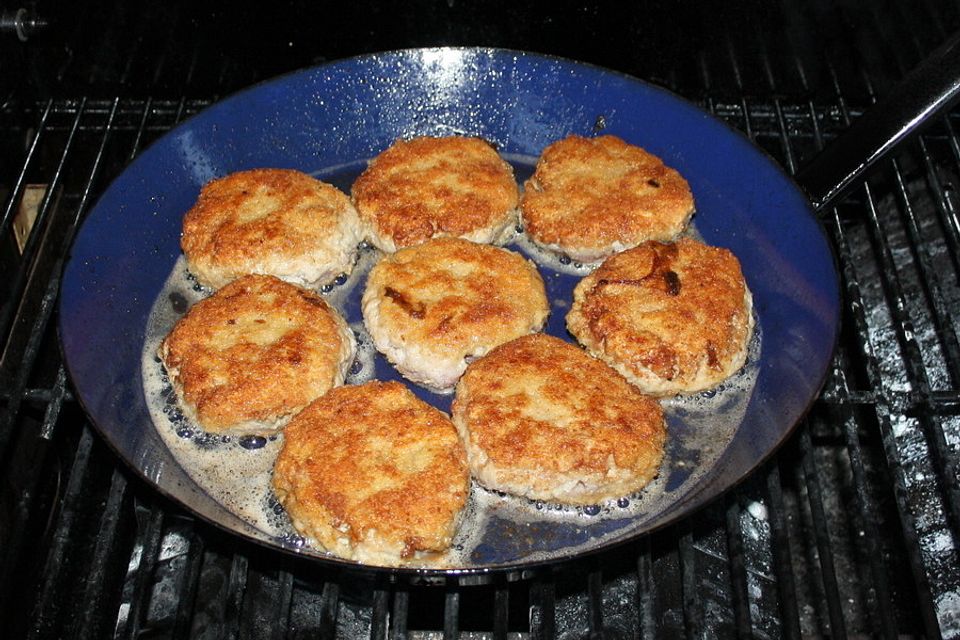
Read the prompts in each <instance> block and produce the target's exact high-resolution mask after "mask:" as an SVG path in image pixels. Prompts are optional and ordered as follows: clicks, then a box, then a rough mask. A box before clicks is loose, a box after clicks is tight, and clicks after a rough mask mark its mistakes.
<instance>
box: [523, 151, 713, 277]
mask: <svg viewBox="0 0 960 640" xmlns="http://www.w3.org/2000/svg"><path fill="white" fill-rule="evenodd" d="M693 208H694V207H693V195H692V194H691V193H690V187H689V185H687V181H686V180H684V179H683V177H682V176H681V175H680V174H679V173H677V172H676V171H675V170H674V169H671V168H670V167H667V166H666V165H664V164H663V161H662V160H660V158H658V157H657V156H655V155H653V154H650V153H647V152H646V151H644V150H643V149H641V148H640V147H637V146H634V145H631V144H627V143H626V142H624V141H623V140H621V139H620V138H617V137H615V136H601V137H599V138H583V137H580V136H569V137H567V138H565V139H563V140H559V141H557V142H554V143H552V144H551V145H549V146H548V147H547V148H546V149H544V150H543V153H542V154H541V156H540V159H539V161H538V162H537V167H536V170H535V171H534V173H533V176H532V177H531V178H530V179H529V180H528V181H527V182H526V184H525V188H524V193H523V198H522V200H521V203H520V210H521V215H522V217H523V222H524V226H525V228H526V231H527V234H528V235H529V236H530V238H531V239H532V240H533V241H534V242H536V243H537V244H539V245H540V246H542V247H545V248H547V249H550V250H553V251H558V252H560V253H564V254H566V255H568V256H570V257H571V258H573V259H574V260H579V261H582V262H595V261H597V260H601V259H603V258H604V257H606V256H608V255H610V254H612V253H615V252H617V251H622V250H623V249H626V248H628V247H633V246H636V245H637V244H640V243H641V242H644V241H647V240H672V239H673V238H674V237H675V236H676V235H677V234H679V233H680V232H681V231H683V229H684V228H685V227H686V226H687V223H688V222H689V220H690V216H691V215H693Z"/></svg>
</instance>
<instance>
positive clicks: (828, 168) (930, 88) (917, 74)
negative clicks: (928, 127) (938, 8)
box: [794, 32, 960, 211]
mask: <svg viewBox="0 0 960 640" xmlns="http://www.w3.org/2000/svg"><path fill="white" fill-rule="evenodd" d="M958 98H960V32H957V33H955V34H953V35H952V36H951V37H950V39H949V40H948V41H947V42H946V44H944V45H943V46H941V47H940V48H939V49H937V50H936V51H934V52H933V53H932V54H930V56H929V57H928V58H927V59H926V60H924V61H923V62H922V63H921V64H920V65H919V66H918V67H917V68H916V69H914V70H913V71H911V72H910V73H909V74H908V75H907V77H906V78H904V79H903V80H902V81H901V82H900V83H899V84H897V85H896V86H895V87H894V88H893V89H892V90H891V91H889V92H888V93H887V95H886V96H884V97H883V98H882V99H881V100H879V101H877V103H876V104H875V105H874V106H873V107H872V108H871V109H870V110H869V111H867V112H866V113H865V114H864V115H862V116H861V117H859V118H857V120H855V121H854V122H853V124H852V125H851V127H850V128H849V129H848V130H847V131H846V132H844V133H843V134H842V135H841V136H840V137H838V138H837V139H836V140H834V141H833V142H831V143H830V144H829V145H827V146H826V147H825V148H824V149H823V151H821V152H820V153H819V154H817V155H816V156H814V158H813V159H811V160H810V162H807V163H806V164H805V165H804V166H803V167H801V168H800V170H799V171H797V173H796V175H795V176H794V178H795V179H796V181H797V182H798V183H799V184H800V186H801V187H802V188H803V189H804V190H805V191H806V192H807V195H808V196H809V197H810V201H811V202H812V203H813V206H814V208H815V209H816V210H817V211H821V210H823V209H826V208H827V207H829V206H830V205H832V204H834V203H835V202H836V201H837V199H838V198H840V197H841V196H843V195H844V194H845V193H847V191H848V190H849V189H851V188H852V187H854V186H856V184H857V183H858V181H859V179H860V178H862V177H863V174H864V173H865V172H866V171H867V169H869V168H870V167H872V166H873V165H874V164H876V163H877V162H878V161H879V160H881V159H882V158H883V157H884V156H886V155H887V154H888V153H889V152H890V151H891V149H893V148H894V147H895V146H896V145H897V144H899V143H900V142H902V141H903V140H904V139H905V138H906V137H907V136H909V135H910V133H912V132H913V131H914V130H915V129H917V127H919V126H920V125H921V124H923V123H924V122H925V121H926V120H928V119H929V118H931V117H933V116H935V115H937V114H938V113H939V112H941V111H943V110H944V109H948V108H949V107H951V106H953V104H954V103H956V102H957V99H958Z"/></svg>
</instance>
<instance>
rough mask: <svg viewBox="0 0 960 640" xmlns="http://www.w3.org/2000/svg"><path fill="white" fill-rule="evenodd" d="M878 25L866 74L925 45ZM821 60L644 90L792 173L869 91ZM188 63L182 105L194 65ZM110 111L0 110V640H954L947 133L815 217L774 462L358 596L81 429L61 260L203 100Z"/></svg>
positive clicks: (708, 54) (342, 581)
mask: <svg viewBox="0 0 960 640" xmlns="http://www.w3.org/2000/svg"><path fill="white" fill-rule="evenodd" d="M823 4H824V3H812V4H811V5H810V6H811V7H813V9H811V11H813V12H814V13H815V12H816V11H820V10H823V7H822V6H821V5H823ZM921 4H922V5H923V7H924V9H923V10H924V11H928V12H929V11H933V10H932V9H930V7H929V6H928V3H921ZM830 11H834V12H840V13H843V10H840V9H831V10H830ZM898 11H899V10H898ZM788 13H789V12H788ZM828 13H829V12H828ZM831 15H833V14H831ZM898 16H900V18H902V20H899V21H898V20H895V21H893V24H894V25H895V26H893V27H890V26H886V25H888V24H890V23H889V22H885V21H884V20H882V19H880V18H878V15H877V13H876V12H874V13H871V14H869V15H868V19H870V20H873V21H874V23H875V26H873V27H871V28H872V29H873V30H875V31H877V32H878V33H879V34H880V37H881V38H890V39H891V40H893V41H896V42H899V43H906V45H905V46H903V47H893V50H894V51H895V53H894V54H892V55H891V56H890V59H888V60H887V62H889V63H890V64H892V65H893V67H894V69H895V71H894V72H893V75H895V76H896V75H900V74H902V73H903V71H905V69H906V68H907V67H909V66H910V65H911V64H912V63H913V62H914V61H915V59H916V58H917V57H918V56H919V55H920V54H922V53H923V52H924V51H926V50H929V48H930V45H929V43H927V42H926V41H925V40H924V41H923V42H921V41H918V39H917V37H916V36H915V35H913V34H916V33H919V32H920V27H919V26H918V25H920V26H922V25H924V24H940V22H938V21H937V20H932V21H931V20H927V19H926V18H924V17H923V14H922V12H920V17H917V15H914V14H913V13H910V14H909V15H900V14H899V13H898ZM788 17H789V18H790V19H791V20H794V21H795V22H799V23H806V22H810V23H812V24H814V23H815V24H819V23H818V22H817V20H816V19H815V17H816V16H814V17H811V16H809V15H806V14H804V15H799V14H798V15H796V16H792V15H791V16H788ZM829 17H830V16H828V18H829ZM934 17H937V16H934ZM925 20H926V22H925ZM828 24H832V23H830V22H829V21H828ZM801 33H802V30H801ZM898 34H899V35H898ZM940 35H941V36H942V35H943V34H942V33H941V34H940ZM114 38H115V40H120V41H122V38H121V35H115V36H114ZM823 38H824V39H826V40H827V42H828V43H829V44H830V47H831V48H830V49H829V50H828V51H827V54H826V58H825V59H820V58H818V59H816V60H815V63H813V64H811V63H810V62H809V57H808V56H806V55H796V54H795V55H792V56H791V55H784V53H783V50H782V49H781V48H779V47H777V46H775V44H774V43H772V36H769V37H768V36H764V35H762V34H760V35H756V41H757V42H758V43H759V45H756V46H750V47H744V46H743V45H742V43H738V42H737V41H735V40H729V39H728V40H722V39H721V40H716V41H712V42H711V45H710V47H713V48H710V47H705V48H704V49H701V50H699V51H698V53H697V54H696V55H691V56H689V57H687V58H683V59H682V60H679V61H678V62H677V63H676V64H675V65H674V66H673V67H671V68H668V69H667V70H666V71H665V72H663V73H662V75H659V76H658V80H659V81H660V82H661V83H663V84H666V85H668V86H671V87H673V88H674V89H676V90H678V91H680V92H682V93H683V94H684V95H688V96H690V97H692V98H695V99H698V100H699V101H700V103H701V104H702V105H703V106H704V107H705V108H707V109H709V110H711V111H713V112H714V113H715V114H717V115H718V116H720V117H721V118H723V119H725V120H727V121H728V122H730V123H731V124H732V125H733V126H735V127H737V128H739V129H741V130H742V131H744V132H746V133H747V134H748V135H749V136H750V137H751V138H752V139H753V140H755V141H756V142H757V143H758V144H760V145H761V146H763V147H764V148H765V149H767V150H768V151H769V152H770V153H771V154H772V155H773V156H774V157H775V158H777V159H778V160H779V161H780V162H781V163H782V164H783V165H784V166H785V167H787V168H788V169H789V170H791V171H792V170H793V169H794V168H795V167H796V166H797V165H799V164H801V163H802V161H803V160H804V159H806V158H809V157H810V156H811V155H812V154H813V153H815V151H816V150H817V149H818V148H819V147H820V146H822V144H823V143H824V142H825V141H828V140H829V139H830V138H832V137H833V136H835V135H836V134H837V133H838V132H840V131H842V130H843V129H845V128H846V126H847V124H848V122H849V120H850V119H852V118H855V117H856V116H857V115H858V114H859V112H860V111H861V110H862V109H863V108H865V107H866V106H867V105H868V104H869V102H870V100H871V99H872V96H873V93H874V87H873V80H872V79H871V78H872V76H871V74H870V73H867V72H866V71H863V70H864V69H868V68H870V64H869V60H867V61H857V60H854V59H853V58H850V57H847V56H846V55H845V54H848V53H850V48H849V47H848V46H847V45H845V44H843V43H842V40H843V37H842V36H840V35H836V34H834V35H831V34H826V35H824V36H823ZM188 39H189V38H188ZM768 45H769V46H768ZM115 46H119V45H115ZM138 46H140V50H145V49H148V47H146V46H143V43H142V42H141V43H140V45H138ZM851 46H853V45H851ZM845 47H846V48H845ZM799 49H803V48H802V47H798V50H799ZM768 51H769V52H770V55H769V56H768V55H767V53H768ZM745 52H746V53H745ZM904 52H906V53H904ZM162 53H163V56H167V55H168V54H169V56H171V57H173V58H176V57H177V55H178V54H177V50H176V48H175V47H166V48H164V49H163V51H162ZM748 54H749V55H748ZM857 55H861V54H857ZM161 59H166V58H165V57H163V58H161ZM146 60H147V62H146V63H143V62H142V61H141V62H140V63H141V64H156V63H157V60H156V59H152V58H149V57H147V58H146ZM151 60H152V62H151ZM831 61H836V65H837V66H836V67H834V66H833V65H832V64H831ZM0 64H2V63H0ZM170 64H171V65H172V66H173V67H174V68H180V67H178V66H177V65H176V64H173V63H170ZM625 64H627V63H625ZM629 64H630V65H633V67H634V71H635V72H640V71H642V70H643V69H644V67H643V63H642V62H641V61H629ZM184 65H185V66H186V68H187V69H188V70H189V71H190V73H189V74H187V75H186V76H185V77H186V79H185V80H184V82H185V83H186V85H187V86H194V87H196V84H193V85H191V78H192V77H193V72H194V70H195V69H200V71H198V72H197V73H201V72H202V70H203V65H200V66H199V67H198V66H197V55H196V53H194V54H193V56H192V57H191V56H187V57H186V58H185V59H184V60H183V61H182V64H181V65H180V66H181V67H182V66H184ZM160 67H161V65H159V64H157V66H156V69H157V74H158V76H159V74H160V71H159V69H160ZM135 68H136V64H135V63H133V62H131V63H130V64H128V65H127V67H126V71H123V72H121V74H120V85H123V83H124V78H125V75H124V74H129V73H131V71H130V70H131V69H135ZM230 68H232V69H234V71H236V66H235V65H234V66H233V67H230ZM659 68H660V67H658V69H659ZM858 71H863V73H862V74H860V75H858ZM166 73H168V74H169V73H170V72H169V71H167V72H166ZM222 75H223V73H221V76H222ZM640 75H646V74H643V73H640ZM251 79H253V78H249V79H246V80H238V82H240V81H243V82H246V81H249V80H251ZM215 86H217V87H223V85H222V84H218V85H215ZM226 88H227V89H229V83H227V87H226ZM116 93H117V95H118V97H115V98H102V97H88V98H72V97H68V98H47V97H44V98H43V99H39V100H36V99H26V98H21V99H13V100H10V101H9V102H7V103H5V106H3V107H2V108H0V203H2V204H0V206H2V207H3V208H2V209H0V214H2V216H3V217H2V219H0V272H2V273H3V275H4V276H5V277H4V278H0V301H2V306H0V336H2V340H3V352H2V358H0V478H2V483H0V549H3V553H2V554H0V628H3V629H5V632H4V635H5V636H7V637H24V636H27V637H38V638H47V637H51V638H53V637H57V638H59V637H77V638H99V637H119V638H134V637H272V638H281V637H306V636H311V637H312V636H319V637H327V638H334V637H341V638H352V637H358V636H362V637H372V638H385V637H389V638H404V637H413V638H427V637H429V638H439V637H444V638H453V637H457V636H458V635H459V636H460V637H484V638H489V637H492V638H508V637H509V638H512V637H517V636H520V637H532V638H552V637H564V638H578V637H587V636H590V637H610V638H621V637H622V638H629V637H662V636H670V635H678V636H680V635H689V636H698V637H734V636H740V637H745V636H755V637H760V638H776V637H800V636H810V635H828V636H831V637H845V636H848V635H851V636H854V635H871V636H882V637H888V638H892V637H898V636H901V635H905V636H925V637H939V636H941V635H942V636H945V637H951V636H960V562H958V554H957V549H958V544H960V540H958V538H960V535H958V534H960V517H958V516H960V514H958V501H957V467H956V465H957V448H958V446H960V392H958V384H960V343H958V339H957V331H958V327H957V316H958V315H960V313H958V312H960V218H958V214H957V209H958V207H960V192H958V191H960V137H958V132H960V114H954V115H951V116H947V117H944V118H941V119H939V120H937V121H936V122H934V123H932V124H931V126H930V127H929V128H928V129H926V130H925V132H924V134H923V136H922V137H918V138H915V139H914V140H913V141H911V142H910V143H908V144H907V146H906V147H905V148H904V150H903V151H902V152H901V153H899V154H898V156H897V157H896V159H895V160H893V161H890V162H886V163H884V164H883V165H882V166H881V167H879V168H878V170H877V171H876V172H875V173H874V175H873V177H872V179H871V182H870V184H869V186H868V187H866V188H861V189H860V190H858V191H856V192H855V193H854V194H853V195H852V196H850V197H849V198H847V199H846V200H844V201H843V202H842V203H841V204H840V205H839V206H838V207H837V208H836V209H834V210H831V211H829V212H827V214H826V215H825V216H824V223H825V225H826V227H827V229H828V232H829V234H830V237H831V239H832V241H833V243H834V247H835V248H836V252H837V257H838V264H839V268H840V271H841V274H842V278H843V283H842V286H843V292H844V317H843V332H842V336H841V340H840V345H839V350H838V352H837V355H836V357H835V360H834V365H833V368H832V371H831V374H830V377H829V379H828V381H827V384H826V387H825V389H824V391H823V393H822V395H821V397H820V399H819V400H818V401H817V402H816V404H815V405H814V407H813V409H812V411H811V413H810V415H809V416H808V417H807V419H806V420H805V421H804V423H803V424H802V425H801V427H800V429H799V430H798V432H797V434H796V435H795V436H794V437H793V438H792V439H791V440H790V442H789V443H788V444H787V445H786V446H785V447H784V448H783V449H782V450H781V452H780V453H779V454H778V455H777V456H776V457H775V458H774V459H773V460H772V461H771V462H769V463H767V464H766V465H765V466H764V467H763V468H761V469H760V470H759V471H758V472H757V473H755V474H754V475H753V476H751V478H750V479H749V480H748V481H747V482H745V483H744V484H743V485H742V486H741V487H739V488H738V489H737V490H736V491H734V492H732V493H731V494H730V495H728V496H726V497H725V498H724V499H722V500H719V501H717V502H715V503H713V504H711V505H709V506H708V507H707V508H705V509H704V510H703V511H702V512H700V513H699V514H698V515H697V516H696V517H693V518H690V519H688V520H686V521H684V522H682V523H680V524H678V525H676V526H673V527H670V528H668V529H666V530H664V531H661V532H657V533H655V534H653V535H651V536H648V537H645V538H643V539H641V540H638V541H636V542H634V543H632V544H628V545H625V546H623V547H621V548H618V549H616V550H614V551H612V552H609V553H605V554H602V555H598V556H596V557H592V558H589V559H587V560H585V561H581V562H576V563H570V564H567V565H563V566H560V567H557V568H556V569H554V570H551V571H546V572H544V573H541V574H538V575H534V576H524V577H520V576H511V577H509V579H508V578H506V577H505V578H503V579H501V580H499V581H497V582H495V583H494V584H492V585H478V586H457V585H453V584H450V585H447V586H435V585H431V586H423V585H403V584H394V583H389V582H376V581H365V582H358V581H357V578H356V577H355V576H353V575H351V574H349V573H341V572H338V571H332V570H328V569H324V568H322V567H316V566H310V565H303V564H296V563H293V562H291V561H290V560H288V559H286V558H283V557H280V556H278V555H276V554H273V553H268V552H264V551H263V550H260V549H258V548H255V547H253V546H251V545H247V544H244V543H241V542H238V541H236V540H234V539H232V538H230V537H228V536H225V535H223V534H221V533H220V532H218V531H216V530H214V529H212V528H211V527H209V526H206V525H204V524H203V523H200V522H197V521H196V520H195V519H193V518H192V517H190V516H188V515H185V514H183V513H182V512H181V511H180V510H179V509H177V508H176V507H175V506H173V505H171V504H169V503H167V502H166V501H165V500H163V499H162V498H160V497H159V496H157V495H156V494H155V493H154V492H153V491H152V490H151V489H150V488H149V487H146V486H144V485H143V484H142V483H141V482H140V481H139V480H138V479H136V478H135V477H133V476H132V475H131V474H130V473H128V472H127V470H126V469H125V468H122V467H121V466H119V465H120V463H119V462H118V461H117V459H116V458H115V457H114V456H113V454H112V453H111V452H110V451H109V449H108V448H107V447H106V446H105V445H104V443H103V442H102V441H101V440H100V439H99V437H98V436H97V435H96V434H95V432H93V431H92V429H91V427H90V426H89V425H88V424H87V422H86V420H85V417H84V416H83V414H82V412H81V411H80V409H79V407H78V406H77V404H76V402H75V401H74V400H73V398H72V396H71V393H70V388H69V384H68V383H67V381H66V380H65V377H64V372H63V368H62V366H61V362H60V357H59V351H58V347H57V343H56V336H55V330H54V325H55V318H54V314H55V303H56V295H57V289H58V286H59V274H60V270H61V266H62V262H63V260H64V257H65V255H66V250H67V247H68V245H69V241H70V239H71V237H72V235H73V233H74V230H75V228H76V224H77V222H78V220H80V219H82V217H83V215H84V214H85V213H86V211H87V210H88V209H89V208H90V206H91V205H92V203H93V201H94V200H95V198H96V196H97V194H98V193H99V192H100V191H101V190H102V189H103V188H104V187H105V186H106V184H107V183H108V182H109V180H110V179H111V178H112V177H114V176H115V175H117V174H118V173H119V171H121V170H122V168H123V167H124V166H125V164H126V163H127V162H129V160H130V159H131V158H133V157H135V155H136V154H137V153H138V152H139V151H141V150H142V149H143V148H144V146H145V145H147V144H149V142H150V141H151V140H153V139H154V138H156V137H157V136H159V135H160V134H162V133H163V132H165V131H167V130H169V129H170V128H171V127H172V126H174V124H175V123H176V122H178V121H179V120H181V119H182V118H184V117H187V116H189V115H190V114H192V113H195V112H196V111H198V110H199V109H201V108H202V107H204V106H205V105H207V104H209V102H210V97H209V96H210V95H212V93H214V92H213V91H210V92H208V93H206V94H204V95H205V96H206V97H204V98H203V99H188V98H181V97H177V98H175V99H168V98H143V97H132V96H134V95H138V94H137V93H136V92H135V91H131V92H124V91H119V90H118V91H117V92H116ZM192 94H194V92H192V91H190V90H184V91H182V92H181V93H176V92H173V93H166V94H165V95H167V96H169V95H177V96H181V95H192ZM51 95H56V92H52V93H51ZM75 95H82V92H78V93H77V94H75ZM28 185H43V187H44V188H45V189H46V191H45V196H44V197H43V199H42V201H41V203H40V206H39V209H38V218H37V222H36V223H35V226H34V230H33V232H32V234H31V235H30V237H29V240H28V243H27V245H26V247H25V249H24V252H23V255H22V256H21V255H20V254H19V252H18V250H17V249H16V247H15V245H14V244H13V240H12V236H11V234H10V227H11V225H12V220H13V216H14V213H15V212H16V210H17V208H18V207H19V205H20V202H21V199H22V197H23V195H24V193H25V192H26V191H27V190H28ZM775 214H776V212H771V215H775ZM105 357H106V354H105ZM518 578H522V579H518Z"/></svg>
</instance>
